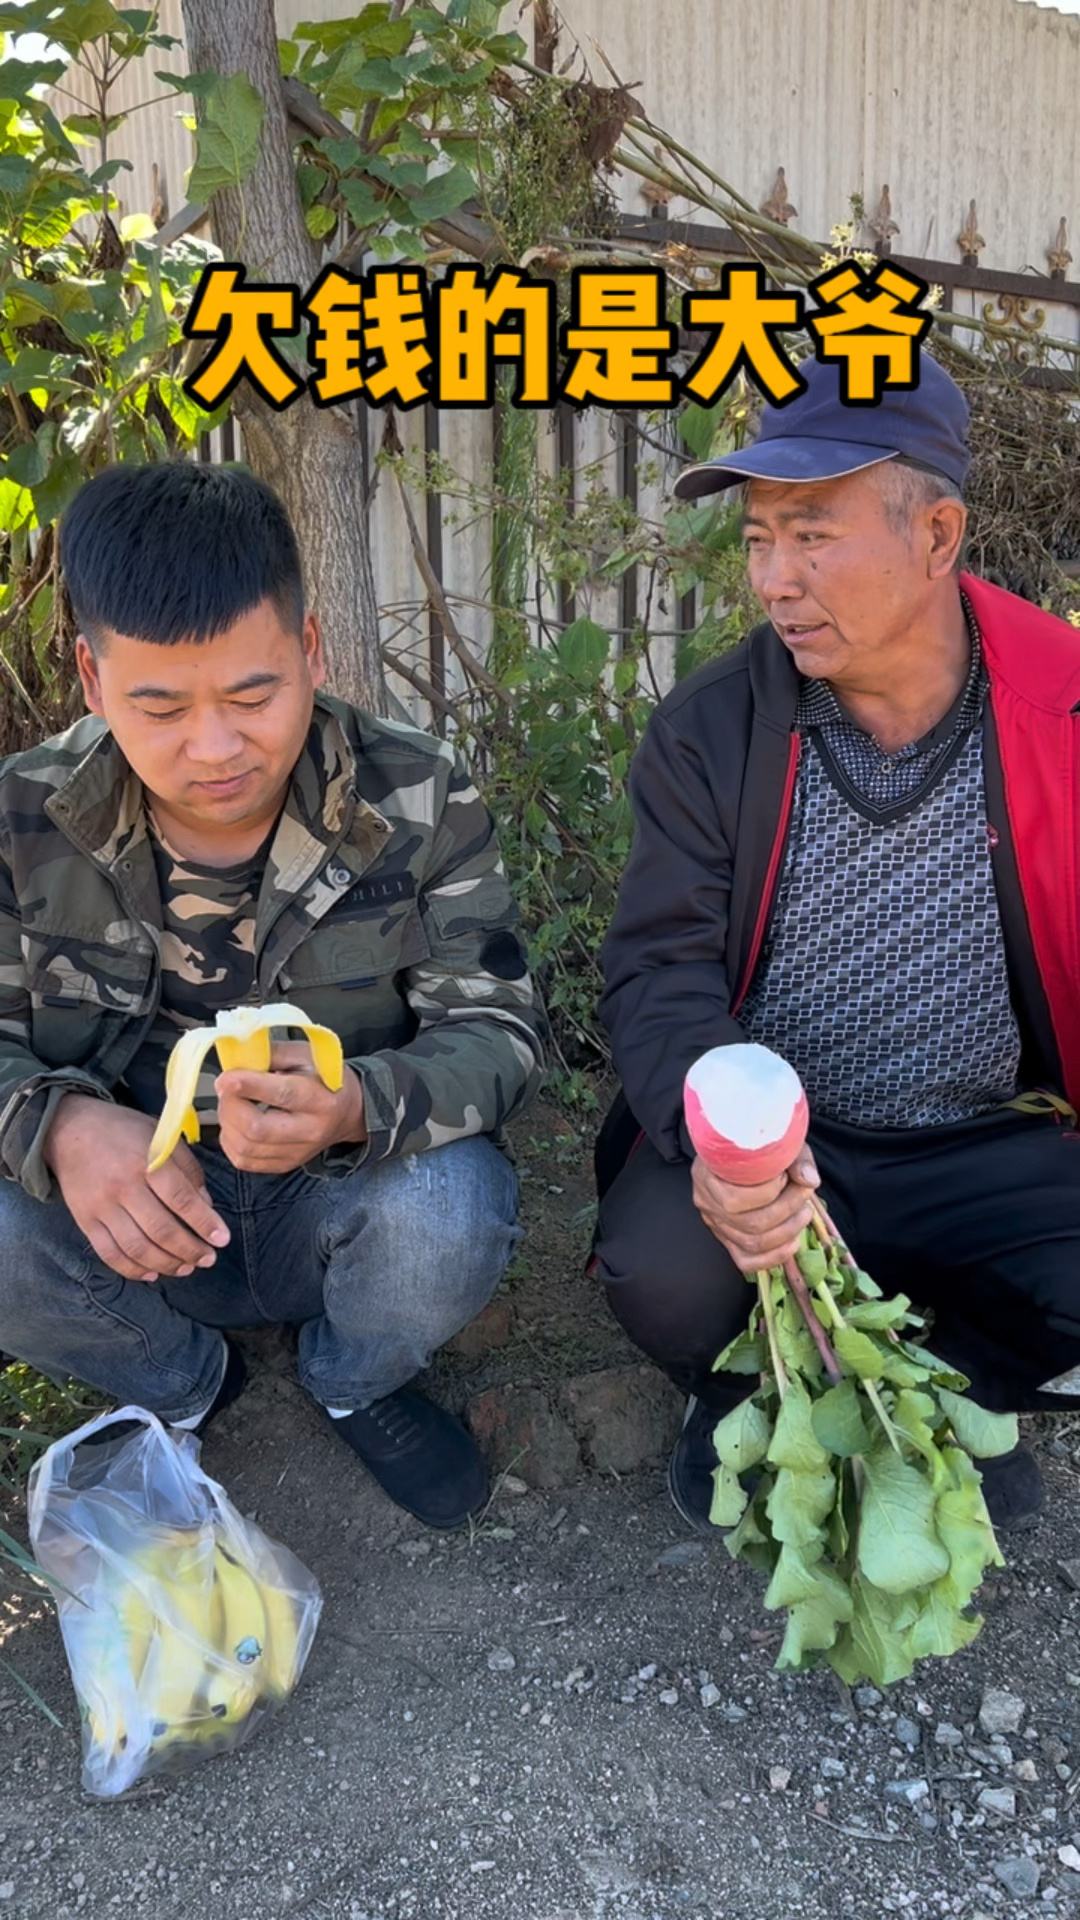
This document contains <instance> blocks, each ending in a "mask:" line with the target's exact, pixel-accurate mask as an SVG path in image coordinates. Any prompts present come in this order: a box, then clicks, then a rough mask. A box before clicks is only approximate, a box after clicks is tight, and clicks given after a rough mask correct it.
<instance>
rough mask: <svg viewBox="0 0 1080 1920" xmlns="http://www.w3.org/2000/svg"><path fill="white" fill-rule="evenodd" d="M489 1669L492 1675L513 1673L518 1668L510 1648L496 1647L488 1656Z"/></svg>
mask: <svg viewBox="0 0 1080 1920" xmlns="http://www.w3.org/2000/svg"><path fill="white" fill-rule="evenodd" d="M487 1663H488V1668H489V1670H490V1671H491V1672H492V1673H513V1671H514V1668H515V1667H516V1666H517V1661H516V1660H515V1658H514V1656H513V1654H512V1653H511V1651H510V1649H509V1647H496V1648H495V1649H494V1652H492V1653H489V1654H488V1660H487Z"/></svg>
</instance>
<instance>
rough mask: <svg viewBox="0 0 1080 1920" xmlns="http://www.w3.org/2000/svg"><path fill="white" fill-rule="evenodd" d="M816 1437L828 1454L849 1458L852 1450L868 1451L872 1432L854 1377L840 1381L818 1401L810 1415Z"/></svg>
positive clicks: (854, 1451) (855, 1451)
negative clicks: (865, 1417)
mask: <svg viewBox="0 0 1080 1920" xmlns="http://www.w3.org/2000/svg"><path fill="white" fill-rule="evenodd" d="M810 1418H811V1421H812V1423H813V1428H814V1434H815V1437H816V1438H817V1439H818V1440H819V1441H820V1442H821V1445H822V1446H823V1447H824V1448H825V1451H826V1453H837V1454H840V1455H841V1457H842V1458H844V1459H849V1458H850V1457H851V1455H852V1454H853V1453H866V1452H867V1451H868V1449H869V1446H870V1434H869V1431H868V1429H867V1426H866V1422H865V1420H864V1419H863V1412H862V1402H861V1400H860V1398H859V1389H858V1387H857V1386H856V1384H855V1382H854V1380H841V1381H840V1382H839V1384H838V1385H837V1386H835V1387H830V1388H829V1389H828V1391H827V1392H826V1393H823V1394H822V1395H821V1398H820V1399H819V1400H815V1401H814V1404H813V1408H812V1411H811V1415H810Z"/></svg>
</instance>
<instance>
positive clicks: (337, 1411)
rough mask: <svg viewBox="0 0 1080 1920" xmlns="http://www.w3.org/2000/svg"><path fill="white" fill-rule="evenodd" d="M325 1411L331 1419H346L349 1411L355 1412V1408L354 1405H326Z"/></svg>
mask: <svg viewBox="0 0 1080 1920" xmlns="http://www.w3.org/2000/svg"><path fill="white" fill-rule="evenodd" d="M326 1411H327V1413H328V1414H329V1415H330V1418H331V1420H347V1419H348V1417H349V1415H350V1413H355V1412H356V1408H355V1407H327V1409H326Z"/></svg>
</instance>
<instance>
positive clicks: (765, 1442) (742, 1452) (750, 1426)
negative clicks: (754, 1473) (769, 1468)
mask: <svg viewBox="0 0 1080 1920" xmlns="http://www.w3.org/2000/svg"><path fill="white" fill-rule="evenodd" d="M771 1430H772V1426H771V1422H770V1420H769V1416H768V1414H767V1413H766V1412H765V1409H764V1407H762V1406H759V1405H758V1402H757V1401H756V1400H755V1399H753V1398H749V1399H746V1400H741V1401H740V1402H739V1405H738V1406H737V1407H733V1408H732V1411H731V1412H730V1413H729V1414H725V1416H724V1418H723V1419H722V1420H721V1421H720V1422H719V1424H718V1426H717V1427H716V1429H715V1431H714V1433H713V1446H714V1447H715V1448H716V1453H717V1458H718V1459H719V1461H720V1463H721V1465H722V1466H725V1467H729V1468H730V1469H731V1471H732V1473H746V1472H747V1470H748V1469H749V1468H750V1467H756V1466H757V1464H758V1461H759V1460H764V1458H765V1454H766V1452H767V1450H768V1446H769V1434H770V1432H771Z"/></svg>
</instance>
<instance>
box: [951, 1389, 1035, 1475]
mask: <svg viewBox="0 0 1080 1920" xmlns="http://www.w3.org/2000/svg"><path fill="white" fill-rule="evenodd" d="M937 1397H938V1400H939V1402H940V1405H941V1407H942V1410H943V1412H944V1413H946V1414H947V1415H948V1420H949V1425H950V1427H951V1428H952V1430H953V1432H954V1433H955V1435H956V1438H957V1439H958V1440H959V1442H960V1445H961V1446H962V1447H964V1448H966V1450H967V1452H968V1453H973V1454H974V1455H975V1458H976V1459H977V1460H991V1459H993V1457H994V1456H995V1454H1001V1453H1011V1452H1012V1450H1013V1448H1014V1447H1015V1445H1016V1443H1017V1438H1018V1434H1017V1426H1016V1415H1015V1413H988V1412H987V1410H986V1408H985V1407H980V1406H976V1404H975V1402H974V1401H973V1400H965V1399H964V1398H963V1396H962V1395H961V1394H959V1393H950V1391H949V1389H948V1387H939V1388H938V1394H937Z"/></svg>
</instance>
